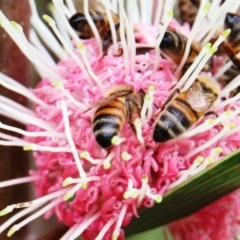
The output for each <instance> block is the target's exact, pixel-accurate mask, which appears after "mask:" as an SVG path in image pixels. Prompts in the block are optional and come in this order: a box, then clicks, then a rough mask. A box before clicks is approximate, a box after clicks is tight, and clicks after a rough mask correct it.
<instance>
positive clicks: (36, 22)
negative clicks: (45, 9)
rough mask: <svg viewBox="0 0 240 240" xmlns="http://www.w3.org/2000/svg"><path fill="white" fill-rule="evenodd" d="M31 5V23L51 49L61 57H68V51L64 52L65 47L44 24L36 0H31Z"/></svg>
mask: <svg viewBox="0 0 240 240" xmlns="http://www.w3.org/2000/svg"><path fill="white" fill-rule="evenodd" d="M29 5H30V7H31V11H32V17H31V23H32V25H33V27H34V29H36V31H37V33H38V34H39V36H40V37H41V39H42V41H43V42H44V44H46V46H47V47H48V48H49V49H51V50H52V51H53V52H54V54H55V55H56V56H57V57H58V58H59V59H64V58H66V53H65V52H64V50H63V48H62V47H61V46H60V44H59V43H58V41H57V40H56V38H55V37H54V36H53V34H52V33H51V32H50V30H49V29H48V28H47V27H46V26H45V25H44V24H43V22H42V21H41V19H40V18H39V16H38V13H37V9H36V5H35V1H34V0H29Z"/></svg>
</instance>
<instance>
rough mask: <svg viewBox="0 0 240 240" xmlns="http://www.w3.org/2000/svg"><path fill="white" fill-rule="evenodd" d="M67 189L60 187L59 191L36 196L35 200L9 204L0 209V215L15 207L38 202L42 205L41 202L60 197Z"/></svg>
mask: <svg viewBox="0 0 240 240" xmlns="http://www.w3.org/2000/svg"><path fill="white" fill-rule="evenodd" d="M68 189H69V188H68ZM68 189H62V190H60V191H57V192H53V193H50V194H47V195H45V196H43V197H40V198H38V199H36V200H33V201H28V202H21V203H16V204H12V205H9V206H7V207H6V208H4V209H3V210H1V211H0V216H3V215H6V214H8V213H10V212H12V211H13V209H15V208H26V207H30V206H33V205H39V204H41V205H42V204H44V203H46V202H48V201H49V200H52V199H54V198H57V197H61V196H62V195H63V194H65V193H66V192H67V190H68Z"/></svg>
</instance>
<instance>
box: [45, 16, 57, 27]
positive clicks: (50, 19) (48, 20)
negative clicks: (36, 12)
mask: <svg viewBox="0 0 240 240" xmlns="http://www.w3.org/2000/svg"><path fill="white" fill-rule="evenodd" d="M43 19H44V20H45V21H46V22H47V23H48V24H49V25H55V22H54V20H53V19H52V18H51V17H50V16H48V15H46V14H44V15H43Z"/></svg>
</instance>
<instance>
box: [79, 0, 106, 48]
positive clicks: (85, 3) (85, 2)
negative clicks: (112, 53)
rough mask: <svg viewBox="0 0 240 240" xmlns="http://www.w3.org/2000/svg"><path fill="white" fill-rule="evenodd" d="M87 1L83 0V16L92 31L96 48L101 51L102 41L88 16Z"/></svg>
mask: <svg viewBox="0 0 240 240" xmlns="http://www.w3.org/2000/svg"><path fill="white" fill-rule="evenodd" d="M88 1H89V0H83V10H84V15H85V17H86V19H87V22H88V24H89V25H90V27H91V29H92V32H93V34H94V37H95V39H96V41H97V45H98V48H99V49H100V51H102V40H101V37H100V35H99V32H98V30H97V28H96V26H95V23H94V22H93V20H92V17H91V16H90V13H89V10H88Z"/></svg>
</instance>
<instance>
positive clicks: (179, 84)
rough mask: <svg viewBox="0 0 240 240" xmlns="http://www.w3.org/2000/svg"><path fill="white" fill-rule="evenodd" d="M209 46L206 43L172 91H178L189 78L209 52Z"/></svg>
mask: <svg viewBox="0 0 240 240" xmlns="http://www.w3.org/2000/svg"><path fill="white" fill-rule="evenodd" d="M210 48H211V44H210V43H207V44H206V45H205V46H204V47H203V48H202V50H201V52H200V53H199V54H198V56H197V58H196V59H195V60H194V62H193V63H192V65H191V66H190V67H189V68H188V70H187V71H186V72H185V73H184V75H183V76H182V77H181V78H180V80H179V81H178V83H177V84H176V86H175V87H174V89H173V90H175V89H180V88H181V87H182V85H183V84H184V83H185V81H186V80H187V79H188V78H189V76H190V75H191V74H192V72H193V71H194V69H195V68H196V67H197V65H198V64H199V63H200V62H201V61H202V59H203V57H204V56H205V55H206V53H207V52H208V51H210Z"/></svg>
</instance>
